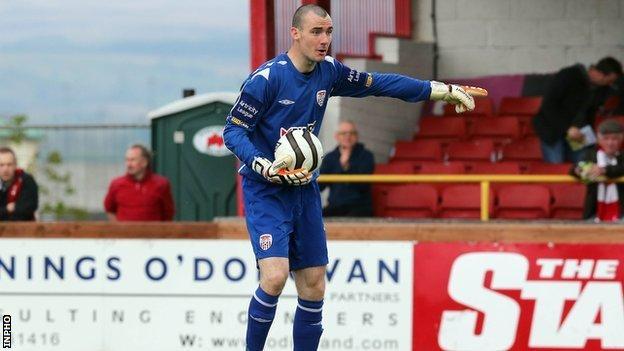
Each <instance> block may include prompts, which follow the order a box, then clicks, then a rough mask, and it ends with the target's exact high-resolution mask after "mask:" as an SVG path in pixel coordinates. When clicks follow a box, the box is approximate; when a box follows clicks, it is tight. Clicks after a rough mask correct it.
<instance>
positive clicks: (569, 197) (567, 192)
mask: <svg viewBox="0 0 624 351" xmlns="http://www.w3.org/2000/svg"><path fill="white" fill-rule="evenodd" d="M549 188H550V192H551V194H552V198H553V202H552V205H551V208H550V209H551V212H552V218H555V219H582V218H583V205H584V201H585V191H586V189H587V187H586V186H585V185H583V184H551V185H550V186H549Z"/></svg>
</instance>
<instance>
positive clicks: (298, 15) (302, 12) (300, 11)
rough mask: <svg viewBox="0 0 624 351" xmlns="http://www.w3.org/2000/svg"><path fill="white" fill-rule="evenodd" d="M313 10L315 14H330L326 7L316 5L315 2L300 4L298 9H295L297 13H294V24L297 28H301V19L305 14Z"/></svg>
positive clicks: (323, 15) (322, 15)
mask: <svg viewBox="0 0 624 351" xmlns="http://www.w3.org/2000/svg"><path fill="white" fill-rule="evenodd" d="M310 11H313V12H314V13H315V14H317V15H318V16H320V17H323V18H325V17H327V15H329V13H327V10H325V9H324V8H322V7H320V6H319V5H314V4H310V5H302V6H299V8H298V9H297V11H295V14H294V15H293V18H292V26H293V27H295V28H299V29H302V28H301V20H302V18H303V16H305V15H306V14H307V13H308V12H310Z"/></svg>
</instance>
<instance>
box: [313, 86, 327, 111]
mask: <svg viewBox="0 0 624 351" xmlns="http://www.w3.org/2000/svg"><path fill="white" fill-rule="evenodd" d="M326 94H327V91H326V90H319V91H317V92H316V103H317V104H318V105H319V106H321V107H323V104H324V103H325V95H326Z"/></svg>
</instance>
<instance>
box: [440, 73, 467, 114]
mask: <svg viewBox="0 0 624 351" xmlns="http://www.w3.org/2000/svg"><path fill="white" fill-rule="evenodd" d="M430 83H431V96H430V98H429V99H430V100H436V101H437V100H442V101H446V102H448V103H449V104H453V105H455V112H457V113H462V112H466V111H472V110H474V108H475V102H474V98H473V97H472V96H471V95H470V94H468V93H467V92H466V91H465V90H464V89H462V87H460V86H458V85H454V84H445V83H442V82H436V81H434V80H432V81H431V82H430Z"/></svg>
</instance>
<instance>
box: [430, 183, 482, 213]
mask: <svg viewBox="0 0 624 351" xmlns="http://www.w3.org/2000/svg"><path fill="white" fill-rule="evenodd" d="M493 205H494V195H493V193H492V192H491V191H490V201H489V206H490V213H491V212H492V209H493ZM438 216H439V217H440V218H466V219H468V218H472V219H479V218H481V186H480V185H477V184H461V185H450V186H448V187H446V188H445V189H444V190H443V191H442V202H441V203H440V212H439V215H438Z"/></svg>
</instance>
